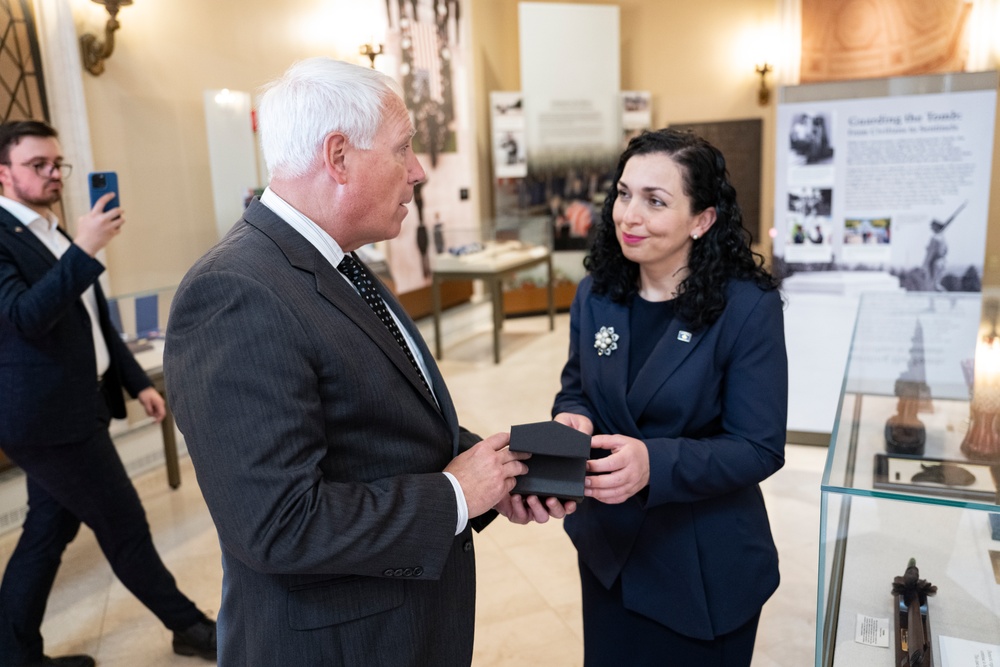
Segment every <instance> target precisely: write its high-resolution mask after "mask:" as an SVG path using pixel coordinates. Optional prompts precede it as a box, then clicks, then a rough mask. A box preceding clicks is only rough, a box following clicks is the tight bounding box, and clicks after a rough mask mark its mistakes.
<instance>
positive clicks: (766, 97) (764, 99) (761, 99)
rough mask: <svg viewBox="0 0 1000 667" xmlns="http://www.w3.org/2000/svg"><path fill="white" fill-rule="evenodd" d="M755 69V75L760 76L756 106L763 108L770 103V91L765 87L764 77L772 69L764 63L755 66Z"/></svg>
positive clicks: (765, 79) (765, 80)
mask: <svg viewBox="0 0 1000 667" xmlns="http://www.w3.org/2000/svg"><path fill="white" fill-rule="evenodd" d="M755 69H756V72H757V74H759V75H760V88H758V89H757V104H759V105H760V106H762V107H764V106H767V103H768V102H770V101H771V89H770V88H768V87H767V78H766V77H767V75H768V74H769V73H770V72H771V70H772V67H771V66H770V65H768V64H767V63H764V64H763V65H757V67H756V68H755Z"/></svg>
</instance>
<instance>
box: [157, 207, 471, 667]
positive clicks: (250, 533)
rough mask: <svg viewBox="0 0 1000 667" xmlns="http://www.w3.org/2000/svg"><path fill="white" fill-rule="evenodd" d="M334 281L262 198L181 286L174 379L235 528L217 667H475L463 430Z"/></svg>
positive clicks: (183, 418)
mask: <svg viewBox="0 0 1000 667" xmlns="http://www.w3.org/2000/svg"><path fill="white" fill-rule="evenodd" d="M378 287H379V289H380V292H381V294H382V297H383V298H384V299H385V300H386V301H387V302H388V303H389V304H390V306H391V307H392V308H393V310H394V311H395V312H396V313H397V314H398V315H399V317H400V320H401V322H402V325H403V327H404V328H406V329H407V330H408V331H409V332H410V335H411V336H412V337H413V338H414V340H415V342H416V344H417V346H418V348H419V349H420V352H421V354H422V355H423V357H424V359H425V361H426V362H427V370H428V377H427V381H428V383H429V384H430V385H431V387H433V388H434V391H435V393H436V395H437V400H438V403H440V409H439V408H438V405H437V404H435V402H434V401H433V400H432V399H431V397H430V396H429V395H428V394H427V391H426V390H425V389H424V388H423V386H422V384H421V382H420V379H419V377H418V376H417V374H416V371H415V370H414V369H413V366H412V365H411V364H410V362H409V361H408V360H407V358H406V356H405V355H404V354H403V352H402V350H401V349H400V347H399V345H398V344H397V343H396V342H395V340H393V338H392V335H391V334H390V333H389V331H388V329H387V328H386V327H385V325H383V324H382V322H381V321H380V320H379V319H378V317H377V316H376V315H375V314H374V312H372V310H371V308H369V307H368V306H367V305H366V304H365V302H364V300H363V299H362V298H361V296H359V295H358V293H357V292H356V291H355V290H354V288H353V287H351V285H350V284H349V283H348V282H347V281H346V280H344V278H343V276H341V275H340V274H339V273H338V272H337V269H335V268H334V267H333V266H331V265H330V264H329V262H327V260H326V259H324V257H323V256H322V255H321V254H320V253H319V251H317V250H316V248H314V247H313V246H312V245H310V243H309V242H308V241H307V240H306V239H305V238H304V237H303V236H302V235H300V234H299V233H298V232H296V231H295V230H294V229H293V228H292V227H291V226H290V225H288V224H287V223H286V222H284V221H283V220H282V219H281V218H279V217H278V216H277V215H275V214H274V213H273V212H272V211H271V210H270V209H268V208H267V207H266V206H265V205H263V204H261V203H260V202H259V201H256V200H255V201H253V202H252V203H251V204H250V206H249V207H248V208H247V210H246V211H245V212H244V215H243V219H242V220H240V221H239V222H238V223H236V225H235V226H234V227H233V228H232V229H231V230H230V231H229V233H228V234H227V235H226V237H225V238H224V239H223V240H222V241H221V242H220V243H219V244H218V245H217V246H216V247H215V248H213V249H212V250H211V251H209V253H208V254H207V255H205V256H204V257H203V258H202V259H200V260H199V261H198V262H197V263H196V264H195V265H194V267H193V268H192V269H191V270H190V271H189V272H188V274H187V276H185V278H184V280H183V281H182V282H181V285H180V287H179V288H178V290H177V294H176V296H175V297H174V301H173V304H172V307H171V313H170V319H169V325H168V329H167V339H166V349H165V353H164V360H163V361H164V372H165V378H166V381H167V391H168V394H169V398H170V402H171V405H172V406H173V409H174V414H175V415H176V418H177V424H178V426H179V427H180V429H181V431H182V432H183V433H184V436H185V438H186V442H187V446H188V451H189V452H190V453H191V459H192V461H193V462H194V466H195V471H196V473H197V475H198V482H199V484H200V486H201V489H202V492H203V493H204V494H205V501H206V503H207V504H208V509H209V511H210V512H211V513H212V518H213V520H214V521H215V525H216V527H217V528H218V531H219V541H220V543H221V545H222V561H223V569H224V573H225V574H224V577H223V584H222V607H221V609H220V611H219V665H220V667H227V666H230V665H232V666H237V665H239V666H242V665H321V664H328V665H345V666H349V665H363V666H364V667H376V666H380V665H386V666H390V665H391V666H392V667H401V666H404V665H412V666H413V667H418V666H421V667H422V666H423V665H461V664H468V663H469V662H470V661H471V656H472V643H473V637H472V636H473V621H474V614H475V564H474V560H473V553H474V552H473V548H472V541H471V532H470V531H469V530H466V531H464V532H463V533H462V534H461V535H459V536H457V537H456V536H455V527H456V523H457V516H456V515H457V511H456V502H455V493H454V490H453V489H452V486H451V484H449V482H448V480H447V478H446V477H445V476H444V475H443V474H441V471H442V470H443V469H444V467H445V466H446V465H447V464H448V462H449V461H450V460H451V459H452V457H453V456H455V454H456V453H457V452H458V451H459V450H461V449H464V448H466V447H468V446H470V445H471V444H473V443H475V442H476V441H477V440H478V438H477V437H476V436H474V435H473V434H471V433H469V432H468V431H465V430H463V429H461V428H460V427H459V425H458V420H457V417H456V415H455V409H454V407H453V404H452V401H451V398H450V397H449V395H448V390H447V388H446V387H445V384H444V381H443V379H442V378H441V374H440V373H439V371H438V369H437V366H436V365H435V364H434V360H433V357H432V356H431V354H430V351H429V350H428V349H427V346H426V345H425V344H424V342H423V340H422V339H421V338H420V334H419V333H418V332H417V330H416V327H415V326H414V324H413V322H412V321H411V320H410V319H409V318H408V317H406V315H405V313H404V311H403V310H402V309H401V308H400V307H399V304H398V303H397V302H396V301H395V299H394V298H393V296H392V294H390V293H389V292H388V291H387V290H385V289H383V288H382V286H381V285H379V286H378Z"/></svg>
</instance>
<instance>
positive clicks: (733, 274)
mask: <svg viewBox="0 0 1000 667" xmlns="http://www.w3.org/2000/svg"><path fill="white" fill-rule="evenodd" d="M649 153H663V154H664V155H666V156H667V157H669V158H670V159H671V160H673V161H674V162H675V163H676V164H677V165H678V166H679V167H680V168H681V173H682V176H683V179H684V194H685V195H687V196H688V198H690V200H691V214H692V215H697V214H698V213H701V212H702V211H704V210H705V209H707V208H710V207H713V206H714V207H715V213H716V218H715V224H713V225H712V227H711V228H710V229H709V230H708V232H706V233H705V235H704V236H702V237H701V238H699V239H698V240H697V241H695V242H694V244H693V245H692V246H691V254H690V256H689V257H688V271H689V273H688V276H687V277H686V278H685V279H684V280H683V281H682V282H681V284H680V286H679V288H678V292H679V293H678V295H677V298H676V299H675V300H674V313H675V314H676V315H677V317H678V318H680V319H681V320H683V321H684V322H685V323H686V324H687V325H688V326H690V327H691V328H692V329H696V330H697V329H700V328H702V327H704V326H708V325H710V324H712V323H713V322H715V320H717V319H718V318H719V315H721V314H722V311H723V310H724V309H725V307H726V283H728V282H729V281H730V280H732V279H734V278H736V279H743V280H753V281H754V282H756V283H757V285H758V286H760V288H761V289H765V290H772V289H776V288H777V285H778V283H777V281H776V280H775V279H774V277H772V276H771V274H769V273H768V272H767V270H766V269H764V258H763V257H762V256H761V255H759V254H758V253H755V252H753V251H752V250H751V249H750V233H749V232H748V231H747V230H746V229H744V228H743V213H742V212H741V211H740V207H739V204H737V203H736V190H734V189H733V185H732V183H730V182H729V173H728V172H727V171H726V159H725V158H724V157H723V156H722V153H721V152H720V151H719V149H717V148H715V147H714V146H712V145H711V144H710V143H708V142H707V141H705V140H704V139H702V138H701V137H699V136H697V135H695V134H693V133H691V132H687V131H684V132H682V131H679V130H671V129H664V130H656V131H655V132H643V133H642V134H640V135H639V136H637V137H635V138H634V139H632V141H630V142H629V144H628V147H627V148H626V149H625V152H624V153H622V156H621V158H620V159H619V160H618V169H617V170H616V171H615V176H614V180H613V181H612V183H611V189H610V190H609V192H608V197H607V199H605V200H604V209H603V211H602V213H601V220H600V222H599V223H598V225H597V232H596V234H595V236H594V242H593V245H592V246H591V248H590V252H589V253H588V255H587V257H586V258H585V259H584V266H585V267H586V269H587V270H588V271H589V272H590V274H591V275H592V276H593V279H594V284H593V287H592V290H593V291H594V292H595V293H597V294H607V295H608V296H610V297H611V299H612V300H613V301H616V302H618V303H628V302H630V301H631V300H632V298H634V296H635V294H636V293H637V292H638V290H639V265H638V264H636V263H635V262H633V261H631V260H629V259H626V258H625V255H624V254H622V249H621V245H620V244H619V243H618V238H617V237H616V235H615V223H614V220H613V219H612V217H611V213H612V210H613V209H614V205H615V200H616V199H618V180H619V179H620V178H621V176H622V172H623V171H624V170H625V163H627V162H628V161H629V160H630V159H631V158H632V157H633V156H636V155H646V154H649Z"/></svg>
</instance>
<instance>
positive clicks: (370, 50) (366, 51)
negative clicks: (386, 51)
mask: <svg viewBox="0 0 1000 667" xmlns="http://www.w3.org/2000/svg"><path fill="white" fill-rule="evenodd" d="M358 51H359V52H360V53H361V55H363V56H368V59H369V60H370V61H371V64H372V69H375V56H380V55H382V45H381V44H373V43H368V44H362V45H361V48H359V49H358Z"/></svg>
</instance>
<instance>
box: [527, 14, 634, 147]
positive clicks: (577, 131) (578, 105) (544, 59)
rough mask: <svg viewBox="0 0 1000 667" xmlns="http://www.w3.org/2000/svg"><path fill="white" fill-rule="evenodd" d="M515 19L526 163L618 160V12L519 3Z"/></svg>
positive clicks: (619, 86)
mask: <svg viewBox="0 0 1000 667" xmlns="http://www.w3.org/2000/svg"><path fill="white" fill-rule="evenodd" d="M518 17H519V26H520V47H521V87H522V90H523V92H524V105H525V106H524V108H525V114H526V121H527V131H528V161H529V163H532V162H535V161H540V162H546V161H556V162H561V161H563V160H565V159H566V158H567V157H570V158H571V157H573V156H578V155H589V156H593V155H595V154H601V153H605V154H608V155H615V156H617V154H618V152H619V146H620V145H621V120H620V118H619V114H620V111H619V104H620V101H619V99H620V98H619V92H620V90H621V75H620V71H621V68H620V65H619V62H620V56H619V51H620V49H619V42H620V39H619V9H618V7H617V6H613V5H577V4H569V3H542V2H521V3H519V4H518Z"/></svg>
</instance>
